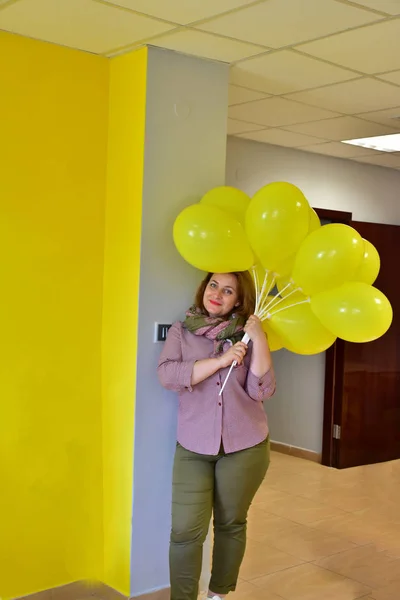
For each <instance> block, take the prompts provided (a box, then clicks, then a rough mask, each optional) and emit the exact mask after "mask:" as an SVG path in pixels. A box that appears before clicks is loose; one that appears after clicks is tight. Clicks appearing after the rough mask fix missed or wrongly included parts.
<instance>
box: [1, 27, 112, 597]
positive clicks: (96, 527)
mask: <svg viewBox="0 0 400 600" xmlns="http://www.w3.org/2000/svg"><path fill="white" fill-rule="evenodd" d="M108 69H109V63H108V61H107V60H106V59H103V58H100V57H95V56H92V55H89V54H84V53H81V52H76V51H73V50H69V49H65V48H62V47H57V46H54V45H50V44H45V43H41V42H36V41H33V40H29V39H25V38H21V37H17V36H12V35H9V34H6V33H0V90H1V92H0V139H1V143H0V286H1V293H0V490H1V493H0V597H2V598H3V600H4V599H5V598H9V597H15V596H18V595H22V594H26V593H32V592H35V591H38V590H41V589H45V588H50V587H53V586H58V585H61V584H62V583H66V582H70V581H73V580H78V579H81V578H83V577H85V578H86V577H100V578H101V574H102V562H103V555H102V547H103V545H102V541H103V533H102V483H103V482H102V464H101V462H102V452H101V449H102V445H101V408H100V407H101V400H100V397H101V352H100V342H101V323H102V281H103V241H104V239H103V237H104V202H105V186H106V160H107V158H106V157H107V119H108Z"/></svg>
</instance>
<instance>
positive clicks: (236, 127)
mask: <svg viewBox="0 0 400 600" xmlns="http://www.w3.org/2000/svg"><path fill="white" fill-rule="evenodd" d="M261 129H263V126H262V125H253V124H252V123H245V122H244V121H237V120H236V119H228V135H237V134H238V133H245V132H246V131H259V130H261Z"/></svg>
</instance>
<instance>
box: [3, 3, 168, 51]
mask: <svg viewBox="0 0 400 600" xmlns="http://www.w3.org/2000/svg"><path fill="white" fill-rule="evenodd" d="M0 29H5V30H7V31H11V32H13V33H18V34H20V35H26V36H28V37H32V38H36V39H40V40H45V41H47V42H54V43H56V44H60V45H63V46H69V47H71V48H79V49H80V50H86V51H88V52H94V53H99V54H100V53H103V52H106V51H107V50H109V49H111V48H116V47H118V46H126V45H128V44H131V43H132V44H133V43H134V42H136V41H139V40H142V39H143V38H147V37H150V36H153V35H157V34H159V33H163V32H165V31H167V30H169V29H171V27H170V26H169V25H166V24H165V23H162V22H161V21H156V20H155V19H150V18H148V17H141V16H138V15H135V14H133V13H130V12H127V11H125V10H119V9H117V8H112V7H110V6H108V5H106V4H99V3H97V2H92V1H91V0H68V2H64V1H63V0H20V2H16V3H14V4H11V5H10V6H7V7H6V8H4V9H3V10H2V11H0Z"/></svg>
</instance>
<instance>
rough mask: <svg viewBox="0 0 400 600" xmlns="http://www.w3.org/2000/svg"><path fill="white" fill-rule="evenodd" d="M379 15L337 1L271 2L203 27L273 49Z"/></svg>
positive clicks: (354, 25) (220, 18)
mask: <svg viewBox="0 0 400 600" xmlns="http://www.w3.org/2000/svg"><path fill="white" fill-rule="evenodd" d="M379 18H381V17H379V16H378V15H375V14H373V13H371V12H368V11H366V10H363V9H361V8H355V7H354V6H349V5H346V4H342V3H340V2H336V1H335V0H324V1H323V2H321V0H301V1H300V0H268V1H266V2H263V3H261V4H256V5H255V6H251V7H248V8H244V9H243V10H241V11H240V12H239V13H233V14H231V15H225V16H222V17H218V18H217V19H213V20H212V21H210V22H209V23H204V24H202V25H200V26H199V27H200V28H201V29H204V30H205V31H212V32H214V33H219V34H222V35H227V36H230V37H234V38H237V39H242V40H245V41H247V42H253V43H257V44H262V45H265V46H269V47H272V48H280V47H282V46H287V45H292V44H298V43H300V42H302V41H307V40H309V39H314V38H318V37H321V36H324V35H328V34H332V33H336V32H338V31H342V30H344V29H348V28H349V27H356V26H358V25H364V24H366V23H372V22H373V21H376V20H377V19H379Z"/></svg>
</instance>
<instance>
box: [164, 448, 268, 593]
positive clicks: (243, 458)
mask: <svg viewBox="0 0 400 600" xmlns="http://www.w3.org/2000/svg"><path fill="white" fill-rule="evenodd" d="M269 446H270V445H269V439H266V440H265V441H264V442H262V443H261V444H258V445H257V446H254V447H253V448H248V449H247V450H242V451H240V452H235V453H233V454H225V452H224V451H223V449H222V448H221V451H220V453H219V454H218V456H207V455H203V454H195V453H193V452H189V451H188V450H185V448H183V447H182V446H180V445H179V444H178V445H177V448H176V454H175V462H174V473H173V488H172V532H171V544H170V577H171V600H196V599H197V594H198V588H199V579H200V574H201V567H202V553H203V544H204V541H205V539H206V537H207V533H208V527H209V523H210V519H211V514H212V512H213V511H214V551H213V562H212V574H211V581H210V586H209V587H210V590H211V591H212V592H214V593H215V594H227V593H228V592H231V591H234V590H235V588H236V583H237V579H238V576H239V569H240V565H241V563H242V560H243V556H244V552H245V548H246V524H247V513H248V510H249V508H250V505H251V502H252V500H253V498H254V496H255V494H256V492H257V490H258V488H259V487H260V485H261V483H262V481H263V479H264V477H265V474H266V472H267V470H268V466H269V454H270V448H269Z"/></svg>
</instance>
